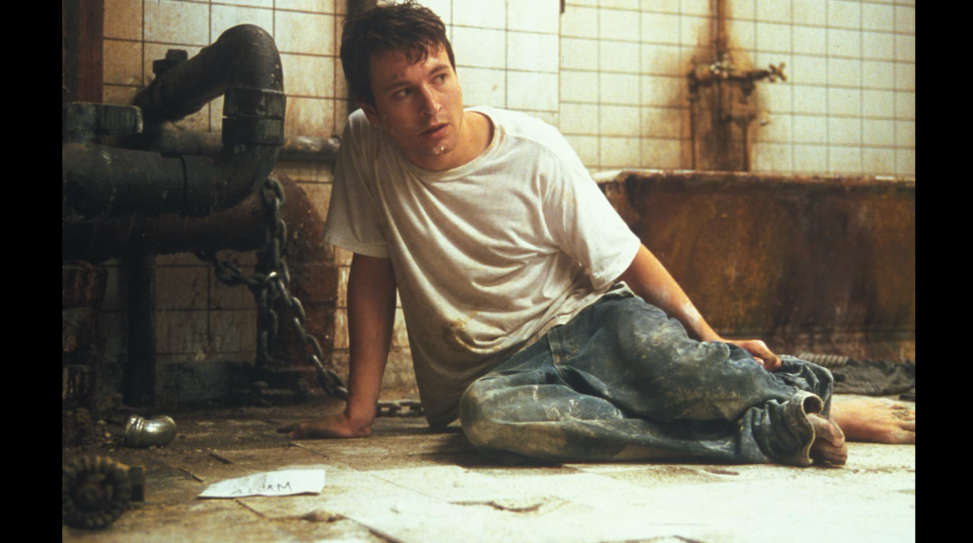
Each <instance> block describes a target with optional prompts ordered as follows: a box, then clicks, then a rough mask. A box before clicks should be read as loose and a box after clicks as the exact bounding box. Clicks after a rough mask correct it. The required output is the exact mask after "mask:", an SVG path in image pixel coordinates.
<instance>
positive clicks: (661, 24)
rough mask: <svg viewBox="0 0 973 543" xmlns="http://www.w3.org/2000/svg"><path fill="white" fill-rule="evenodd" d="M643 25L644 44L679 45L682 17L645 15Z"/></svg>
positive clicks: (656, 14)
mask: <svg viewBox="0 0 973 543" xmlns="http://www.w3.org/2000/svg"><path fill="white" fill-rule="evenodd" d="M641 23H642V34H641V40H642V41H643V42H647V43H662V44H673V45H678V44H679V26H680V17H679V16H678V15H670V14H666V13H643V14H642V21H641Z"/></svg>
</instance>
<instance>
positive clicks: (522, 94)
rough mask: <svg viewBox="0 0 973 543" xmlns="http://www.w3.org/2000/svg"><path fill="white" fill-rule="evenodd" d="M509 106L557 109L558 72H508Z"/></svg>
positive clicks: (545, 109) (513, 107) (543, 109)
mask: <svg viewBox="0 0 973 543" xmlns="http://www.w3.org/2000/svg"><path fill="white" fill-rule="evenodd" d="M507 107H509V108H511V109H525V110H538V111H557V110H558V76H557V74H543V73H530V72H508V73H507Z"/></svg>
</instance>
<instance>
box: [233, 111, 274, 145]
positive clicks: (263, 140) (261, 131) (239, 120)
mask: <svg viewBox="0 0 973 543" xmlns="http://www.w3.org/2000/svg"><path fill="white" fill-rule="evenodd" d="M223 144H224V145H237V144H242V145H274V146H278V147H279V146H281V145H284V121H283V119H266V118H263V117H250V116H242V117H226V118H224V119H223Z"/></svg>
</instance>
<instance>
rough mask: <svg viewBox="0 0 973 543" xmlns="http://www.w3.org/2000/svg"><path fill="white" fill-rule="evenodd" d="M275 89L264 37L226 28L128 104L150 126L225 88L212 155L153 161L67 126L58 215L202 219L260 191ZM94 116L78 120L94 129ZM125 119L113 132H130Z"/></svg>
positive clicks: (281, 104) (278, 96) (273, 125)
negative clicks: (219, 142) (217, 148)
mask: <svg viewBox="0 0 973 543" xmlns="http://www.w3.org/2000/svg"><path fill="white" fill-rule="evenodd" d="M283 89H284V84H283V72H282V68H281V61H280V54H279V53H278V52H277V47H276V45H275V44H274V41H273V38H272V37H270V35H269V34H268V33H267V32H266V31H264V30H263V29H261V28H259V27H257V26H253V25H240V26H236V27H233V28H231V29H229V30H227V31H226V32H224V33H223V34H222V35H221V36H220V38H219V39H218V40H217V41H216V42H215V43H213V45H210V46H209V47H206V48H204V49H203V50H202V51H200V53H199V54H198V55H196V56H195V57H193V58H191V59H189V60H186V61H182V62H176V63H175V64H173V65H172V66H171V67H169V68H168V69H166V70H165V71H163V72H162V73H159V74H158V75H157V77H156V79H155V80H154V81H153V82H152V84H151V85H149V86H148V87H146V88H145V89H143V90H142V91H141V92H139V94H138V95H137V96H136V97H135V100H134V104H135V105H136V106H138V107H139V108H140V109H141V116H142V119H143V121H144V122H145V123H146V124H147V125H148V126H149V127H150V128H151V127H153V126H156V125H157V124H158V123H162V122H166V121H174V120H178V119H181V118H183V117H184V116H186V115H189V114H192V113H194V112H196V111H198V110H199V109H200V108H202V106H203V105H205V104H206V103H208V102H209V101H211V100H213V99H214V98H216V97H218V96H220V95H223V94H225V100H224V108H223V111H224V115H225V118H224V120H223V130H222V138H221V139H222V144H223V145H222V147H221V149H220V151H219V153H218V154H216V155H215V156H207V155H194V154H185V155H178V156H174V157H166V158H163V156H162V155H161V154H160V153H158V152H151V151H134V150H121V149H115V148H112V147H108V146H104V145H99V144H98V143H97V139H96V138H95V137H91V138H85V137H84V136H83V135H78V134H77V133H75V132H72V133H71V137H70V138H67V139H66V140H65V136H62V151H61V195H62V220H63V221H68V222H76V223H78V222H90V221H93V220H99V219H103V218H106V217H107V218H114V217H120V216H130V215H144V216H158V215H159V214H160V213H168V212H173V213H179V214H181V215H186V216H191V217H206V216H208V215H209V214H211V213H213V212H217V211H221V210H225V209H229V208H231V207H233V206H235V205H237V204H239V203H240V202H241V201H243V200H244V199H245V198H246V197H247V196H248V195H250V194H252V193H254V192H255V191H256V190H257V189H258V188H260V186H261V185H262V184H263V182H264V181H265V180H266V179H267V176H269V175H270V172H271V170H272V169H273V167H274V164H275V163H276V161H277V155H278V152H279V148H280V146H281V144H282V143H283V141H284V113H285V110H286V102H285V100H286V99H285V96H284V93H283ZM78 111H84V109H83V108H82V109H79V110H78ZM110 114H111V111H110V110H105V111H104V112H99V115H102V116H105V115H110ZM71 120H72V119H70V118H69V119H68V120H67V122H66V123H65V121H64V120H63V119H62V124H65V126H69V127H72V126H74V124H73V123H72V122H71ZM102 120H103V119H102V118H101V117H99V116H95V117H94V120H93V121H87V125H86V126H89V127H90V128H91V130H93V131H94V130H100V129H101V127H102V126H103V125H105V123H103V122H101V121H102ZM116 124H117V123H116ZM131 124H132V123H125V124H124V125H123V128H125V130H126V132H121V134H123V135H124V134H128V133H130V132H129V131H128V130H129V129H130V127H129V125H131ZM107 126H114V124H112V123H109V124H108V125H107ZM150 131H154V130H150ZM116 133H119V132H116ZM109 134H110V133H109ZM95 135H99V136H100V135H105V134H102V133H96V134H95ZM132 141H138V140H137V139H135V140H132Z"/></svg>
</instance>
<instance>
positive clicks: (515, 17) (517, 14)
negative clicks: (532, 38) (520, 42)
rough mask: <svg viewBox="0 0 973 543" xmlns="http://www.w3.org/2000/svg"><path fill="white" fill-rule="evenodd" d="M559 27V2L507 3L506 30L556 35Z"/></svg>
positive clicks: (522, 1) (529, 1) (529, 0)
mask: <svg viewBox="0 0 973 543" xmlns="http://www.w3.org/2000/svg"><path fill="white" fill-rule="evenodd" d="M560 27H561V4H560V0H516V1H514V2H507V30H521V31H524V32H544V33H547V34H557V33H558V31H559V30H560Z"/></svg>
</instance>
